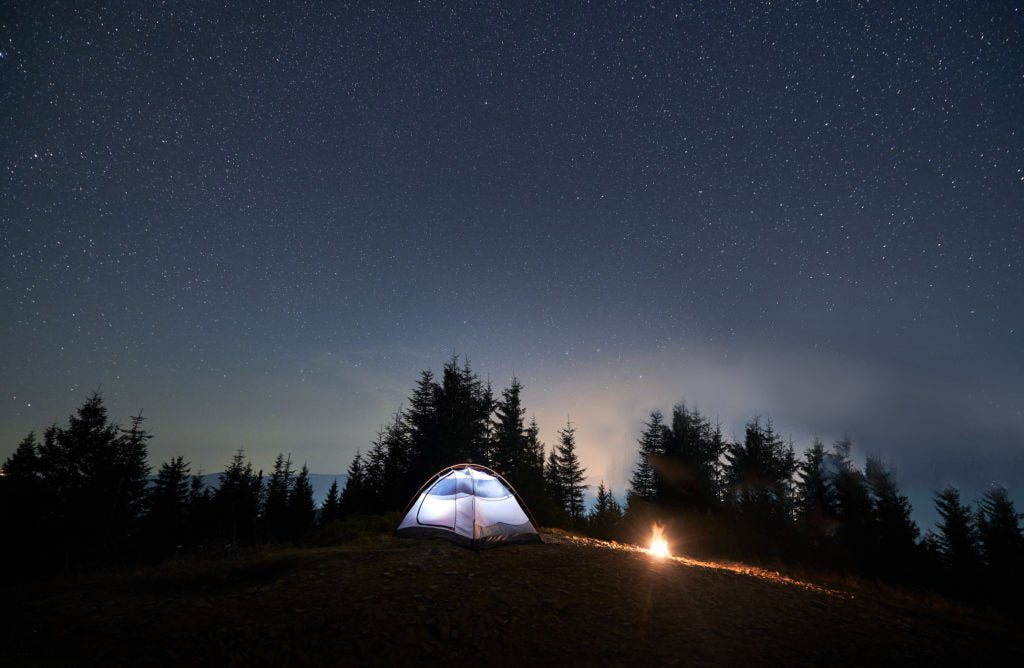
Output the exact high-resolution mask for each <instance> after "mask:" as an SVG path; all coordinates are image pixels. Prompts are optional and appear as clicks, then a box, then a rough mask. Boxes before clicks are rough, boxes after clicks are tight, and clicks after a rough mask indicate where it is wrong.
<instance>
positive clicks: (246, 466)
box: [213, 448, 263, 543]
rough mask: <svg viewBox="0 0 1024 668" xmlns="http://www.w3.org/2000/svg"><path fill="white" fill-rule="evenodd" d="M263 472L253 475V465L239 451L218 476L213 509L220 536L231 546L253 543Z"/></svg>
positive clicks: (243, 453)
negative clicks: (231, 543) (231, 544)
mask: <svg viewBox="0 0 1024 668" xmlns="http://www.w3.org/2000/svg"><path fill="white" fill-rule="evenodd" d="M261 478H262V472H260V473H255V472H254V471H253V468H252V462H249V461H248V460H246V458H245V451H244V450H242V449H241V448H239V450H238V452H236V453H235V455H234V457H232V458H231V463H230V464H228V466H227V468H225V469H224V471H222V472H221V474H220V476H219V485H218V486H217V490H216V491H215V492H214V493H213V505H214V508H215V512H216V513H217V517H218V519H219V521H220V535H221V536H222V537H223V538H225V539H227V540H229V541H232V542H243V543H246V542H252V541H253V540H254V539H255V538H256V526H257V521H258V517H259V511H260V505H261V504H260V501H261V497H262V491H263V482H262V480H261Z"/></svg>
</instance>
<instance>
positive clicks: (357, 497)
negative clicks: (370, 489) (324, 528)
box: [341, 450, 366, 517]
mask: <svg viewBox="0 0 1024 668" xmlns="http://www.w3.org/2000/svg"><path fill="white" fill-rule="evenodd" d="M365 512H366V477H365V474H364V471H363V455H362V453H361V452H360V451H359V450H356V456H355V457H353V458H352V463H351V464H349V467H348V476H347V477H346V479H345V487H344V489H342V490H341V514H342V516H343V517H344V516H347V515H353V514H357V513H365Z"/></svg>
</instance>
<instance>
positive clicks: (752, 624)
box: [0, 534, 1024, 665]
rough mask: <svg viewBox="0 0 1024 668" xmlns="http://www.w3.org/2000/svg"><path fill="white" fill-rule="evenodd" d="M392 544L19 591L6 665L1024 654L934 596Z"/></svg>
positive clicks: (816, 659) (516, 550)
mask: <svg viewBox="0 0 1024 668" xmlns="http://www.w3.org/2000/svg"><path fill="white" fill-rule="evenodd" d="M544 540H545V543H544V544H543V545H533V546H513V547H505V548H497V549H493V550H488V551H483V552H474V551H470V550H466V549H463V548H460V547H457V546H455V545H452V544H450V543H447V542H444V541H411V540H399V539H396V538H393V537H391V536H380V537H376V538H372V539H371V538H367V539H361V540H358V541H354V542H352V543H349V544H347V545H344V546H341V547H336V548H320V549H312V550H296V549H291V548H288V549H283V548H280V549H276V550H267V551H262V552H261V551H253V552H246V553H241V554H238V555H235V556H233V557H224V558H220V559H178V560H174V561H170V562H167V563H165V564H163V565H160V566H156V567H148V568H144V569H138V570H133V571H123V572H110V573H101V574H93V575H85V576H78V577H71V576H65V577H63V578H58V579H56V580H52V581H49V582H44V583H35V584H22V585H18V584H14V585H12V584H10V582H8V584H7V585H5V587H6V589H7V591H5V592H3V595H4V598H5V606H4V609H5V616H6V618H5V619H3V620H2V622H3V624H2V627H3V629H4V637H3V638H2V642H3V649H2V650H0V662H6V663H15V664H19V665H25V664H29V665H31V664H40V663H42V664H46V663H67V662H69V661H73V662H75V663H80V662H83V661H84V662H87V663H94V664H105V665H108V664H114V665H118V664H119V665H126V664H136V665H137V664H151V665H152V664H168V663H173V664H180V665H189V664H196V663H210V664H219V665H272V664H282V663H285V662H287V663H291V664H307V665H309V664H324V663H328V664H331V663H351V664H353V665H363V664H394V663H398V662H402V663H406V662H413V661H415V662H416V663H418V664H422V663H430V664H440V663H446V664H449V665H452V664H454V665H460V664H474V665H480V664H484V665H488V664H517V665H529V664H532V663H537V662H542V663H543V662H556V661H558V662H560V663H565V662H568V663H570V664H583V663H598V664H600V665H604V664H616V665H617V664H648V665H652V664H653V665H676V664H678V665H737V664H777V665H854V664H872V663H893V662H910V661H913V662H916V663H927V664H967V663H971V664H978V663H991V662H994V661H996V660H1000V661H1007V662H1011V665H1013V663H1020V662H1021V661H1024V630H1022V629H1021V627H1020V626H1019V625H1015V624H1014V623H1012V622H1010V621H1008V620H1006V619H1004V618H1001V617H999V616H995V615H990V614H984V613H981V612H977V611H972V610H969V609H966V608H962V607H958V606H957V605H954V604H952V603H950V602H948V601H945V600H943V599H940V598H937V597H934V596H931V595H923V594H921V595H918V594H912V593H908V592H906V591H902V590H890V589H884V588H875V587H867V586H862V585H861V586H858V585H856V584H853V585H851V584H850V583H846V584H843V585H841V586H840V585H836V584H835V583H829V582H822V581H815V582H809V581H804V580H801V579H799V578H796V577H791V576H784V575H781V574H778V573H772V572H769V571H762V570H759V569H755V568H748V567H745V566H742V565H735V564H714V563H709V562H698V561H693V560H689V559H685V558H673V559H668V560H656V559H654V558H653V557H651V556H650V555H648V554H646V553H645V552H643V551H641V550H638V549H636V548H630V547H628V546H621V545H617V544H611V543H603V542H600V541H594V540H590V539H582V538H574V537H566V536H556V535H551V534H545V535H544Z"/></svg>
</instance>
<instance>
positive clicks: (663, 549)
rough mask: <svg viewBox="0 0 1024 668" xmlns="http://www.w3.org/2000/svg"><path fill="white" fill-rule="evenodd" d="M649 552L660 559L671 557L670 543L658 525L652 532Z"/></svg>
mask: <svg viewBox="0 0 1024 668" xmlns="http://www.w3.org/2000/svg"><path fill="white" fill-rule="evenodd" d="M648 552H650V553H651V554H652V555H653V556H655V557H659V558H662V557H668V556H671V554H670V553H669V551H668V541H667V540H665V534H664V533H663V532H662V529H661V527H660V526H658V525H657V524H655V525H654V527H653V528H652V531H651V547H650V548H648Z"/></svg>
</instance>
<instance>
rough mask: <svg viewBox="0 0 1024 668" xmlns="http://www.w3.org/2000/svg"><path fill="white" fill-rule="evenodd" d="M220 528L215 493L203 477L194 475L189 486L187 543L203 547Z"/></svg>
mask: <svg viewBox="0 0 1024 668" xmlns="http://www.w3.org/2000/svg"><path fill="white" fill-rule="evenodd" d="M218 528H219V527H218V522H217V517H216V511H215V507H214V504H213V493H212V492H211V491H210V488H209V487H207V486H206V485H205V484H204V483H203V478H202V476H201V475H194V476H192V479H191V480H190V481H189V486H188V521H187V522H186V529H187V530H186V534H187V538H186V542H187V543H188V544H189V545H191V546H199V545H202V544H204V543H205V542H207V541H209V540H210V539H211V538H213V537H214V535H215V534H216V532H217V530H218Z"/></svg>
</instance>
